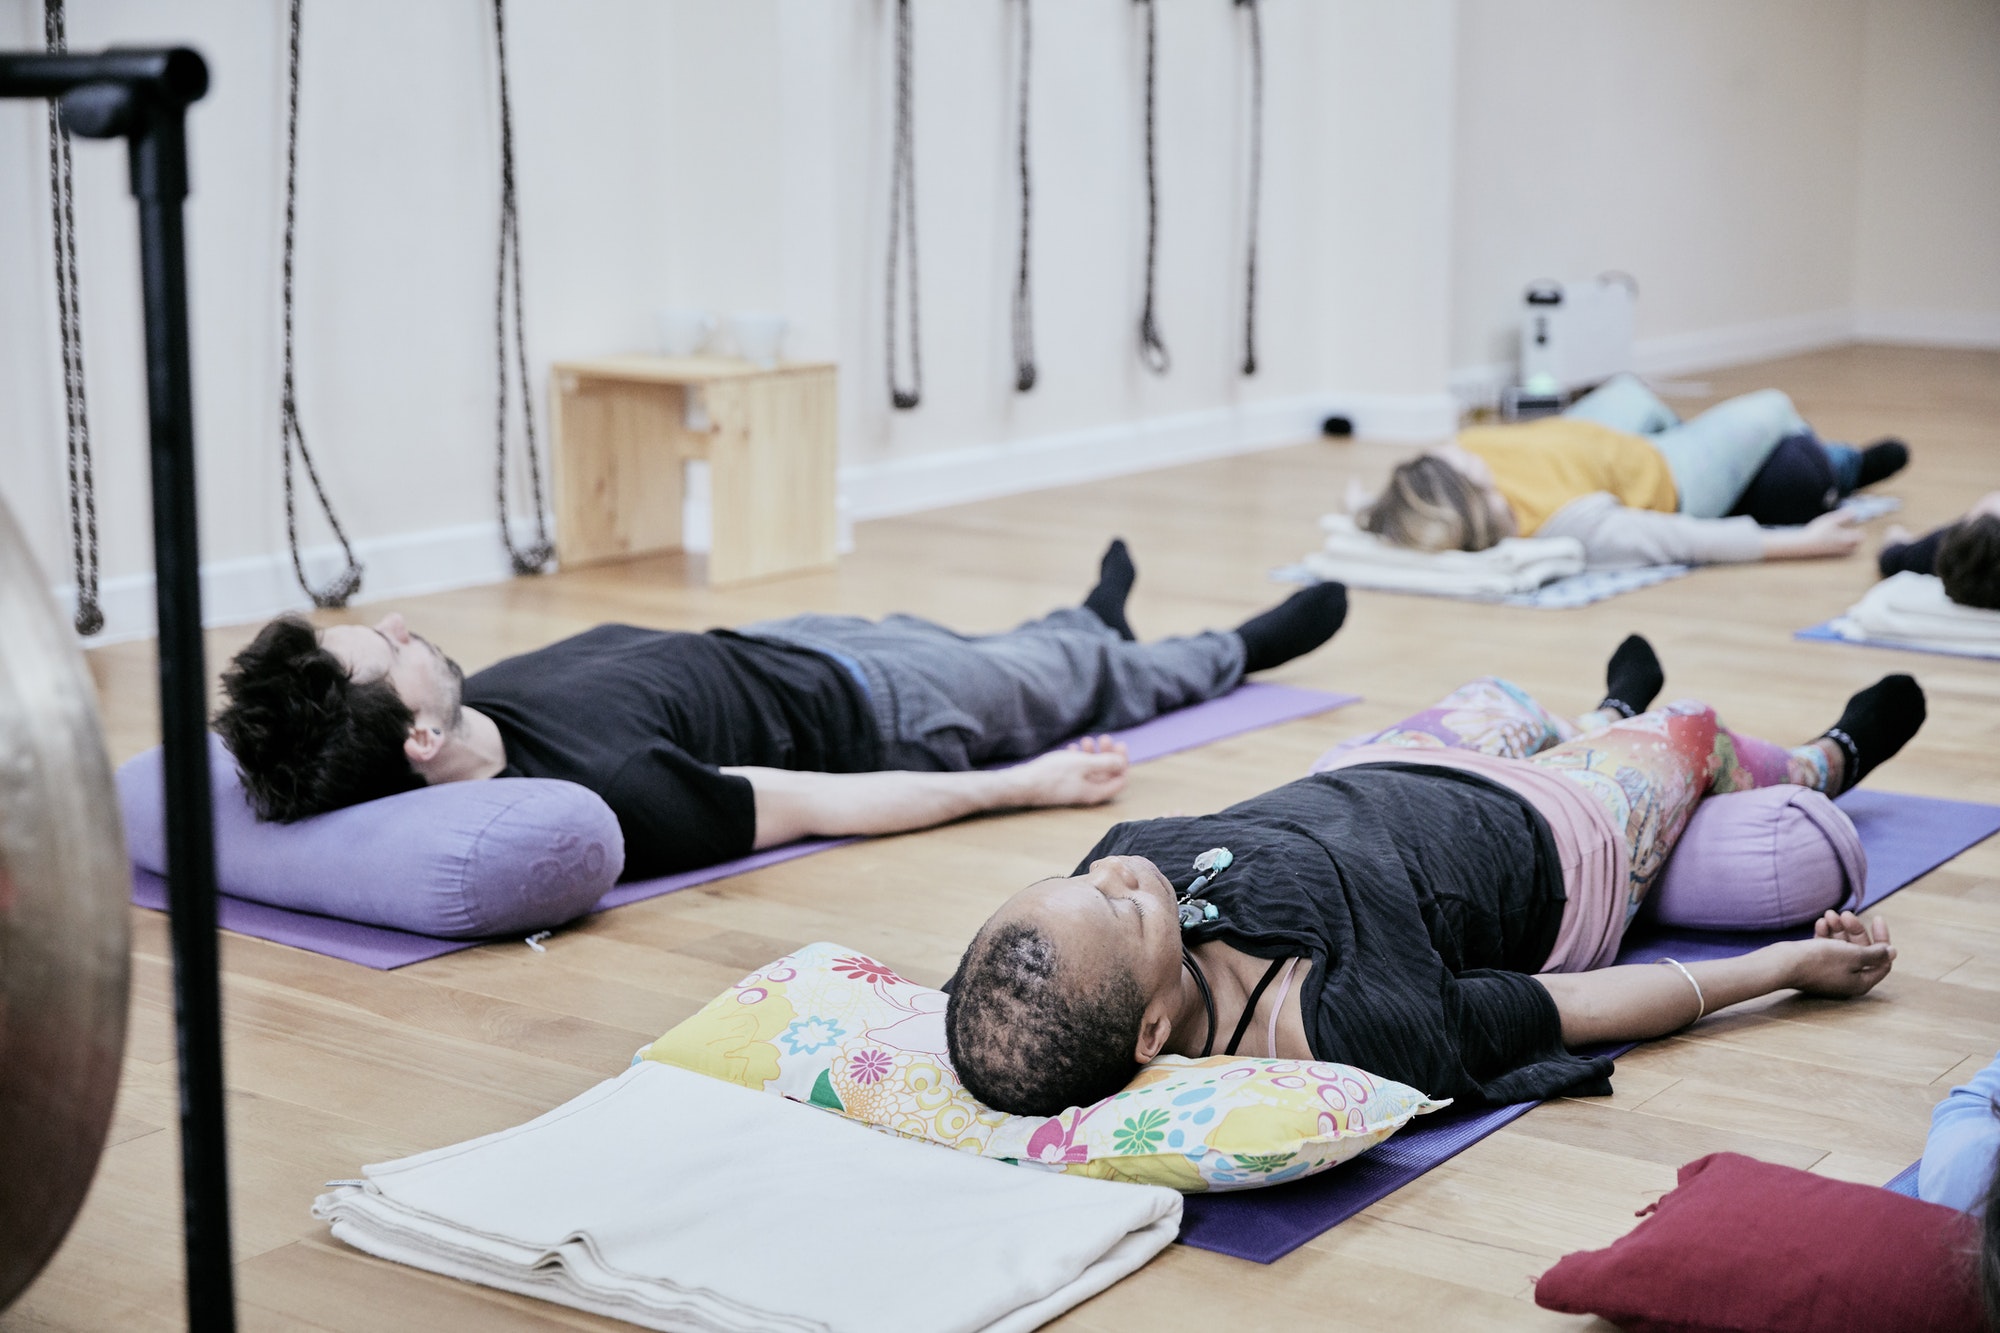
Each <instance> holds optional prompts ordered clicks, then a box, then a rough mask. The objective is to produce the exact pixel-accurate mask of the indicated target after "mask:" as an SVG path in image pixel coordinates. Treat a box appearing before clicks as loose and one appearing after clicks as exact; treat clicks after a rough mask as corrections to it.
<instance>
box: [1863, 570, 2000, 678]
mask: <svg viewBox="0 0 2000 1333" xmlns="http://www.w3.org/2000/svg"><path fill="white" fill-rule="evenodd" d="M1833 632H1834V633H1836V634H1838V635H1840V637H1841V638H1843V639H1852V640H1854V641H1855V642H1857V643H1886V644H1893V645H1896V646H1899V647H1905V648H1927V649H1931V650H1933V651H1935V652H1941V653H1963V654H1968V655H1970V656H1973V657H2000V611H1982V610H1980V609H1979V608H1978V607H1973V606H1960V605H1959V604H1958V603H1957V602H1954V601H1952V600H1951V599H1950V598H1949V597H1946V596H1945V595H1944V583H1943V581H1942V580H1940V579H1939V578H1938V577H1937V575H1935V574H1912V573H1908V572H1904V573H1901V574H1896V575H1893V576H1891V577H1889V578H1886V579H1883V580H1882V581H1881V582H1880V583H1878V584H1876V585H1875V586H1874V587H1872V588H1870V589H1869V590H1868V595H1867V596H1865V597H1863V598H1862V599H1861V600H1860V601H1858V602H1856V603H1855V604H1854V605H1853V606H1851V607H1849V608H1848V609H1847V614H1846V615H1844V616H1841V617H1839V618H1838V619H1836V620H1835V621H1834V622H1833Z"/></svg>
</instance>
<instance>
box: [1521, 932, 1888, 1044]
mask: <svg viewBox="0 0 2000 1333" xmlns="http://www.w3.org/2000/svg"><path fill="white" fill-rule="evenodd" d="M1895 957H1896V949H1895V946H1894V945H1892V944H1890V943H1889V925H1888V923H1887V922H1886V921H1884V920H1883V919H1882V918H1881V917H1876V918H1875V920H1874V921H1873V922H1863V921H1862V920H1861V918H1860V917H1857V916H1856V915H1854V913H1852V912H1828V913H1827V914H1826V915H1825V916H1823V917H1821V918H1820V919H1819V920H1818V921H1817V922H1815V923H1814V924H1813V938H1812V939H1809V940H1788V941H1785V942H1784V943H1782V944H1767V945H1765V946H1764V947H1763V948H1761V949H1757V950H1754V951H1753V952H1751V953H1746V954H1742V955H1740V956H1738V957H1735V958H1719V959H1716V960H1714V961H1712V962H1706V963H1688V964H1686V967H1687V972H1688V976H1692V977H1693V978H1694V981H1695V983H1696V984H1697V985H1699V986H1700V987H1701V996H1700V999H1699V1000H1697V999H1696V996H1695V988H1694V986H1692V985H1689V984H1688V976H1683V975H1682V974H1681V970H1680V968H1677V967H1673V966H1670V965H1668V964H1665V963H1628V964H1626V965H1624V966H1622V967H1605V968H1599V969H1598V970H1596V971H1594V972H1546V973H1543V974H1541V975H1540V976H1537V977H1536V978H1535V980H1537V981H1539V982H1541V983H1542V985H1543V986H1544V987H1545V988H1546V989H1547V990H1548V992H1549V995H1550V997H1551V998H1552V999H1554V1000H1555V1002H1556V1011H1557V1012H1558V1013H1560V1014H1561V1015H1562V1036H1563V1042H1564V1044H1566V1045H1570V1046H1582V1045H1587V1044H1589V1043H1591V1042H1600V1041H1636V1040H1641V1039H1644V1038H1646V1037H1663V1036H1665V1035H1666V1034H1667V1033H1669V1032H1678V1031H1679V1030H1680V1029H1682V1028H1684V1027H1686V1026H1687V1025H1688V1024H1689V1023H1692V1022H1693V1021H1694V1020H1695V1018H1696V1016H1697V1014H1699V1013H1704V1012H1705V1013H1710V1014H1712V1013H1714V1012H1715V1011H1716V1010H1718V1009H1726V1008H1728V1007H1729V1006H1730V1005H1732V1004H1741V1003H1742V1002H1743V1001H1745V1000H1754V999H1756V998H1757V997H1758V996H1760V995H1769V994H1771V993H1772V992H1773V991H1780V990H1800V991H1804V992H1806V993H1807V994H1809V995H1839V996H1853V995H1861V994H1865V993H1866V992H1868V991H1869V990H1872V989H1873V988H1874V986H1875V983H1876V982H1878V981H1880V980H1882V978H1883V977H1886V976H1888V975H1889V968H1890V966H1891V964H1892V963H1893V962H1894V960H1895Z"/></svg>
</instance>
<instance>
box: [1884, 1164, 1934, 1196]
mask: <svg viewBox="0 0 2000 1333" xmlns="http://www.w3.org/2000/svg"><path fill="white" fill-rule="evenodd" d="M1923 1164H1924V1159H1923V1158H1921V1157H1919V1158H1918V1159H1917V1160H1916V1161H1914V1162H1911V1163H1910V1164H1909V1165H1908V1166H1906V1167H1904V1168H1903V1169H1902V1170H1901V1171H1898V1172H1897V1173H1896V1177H1895V1179H1893V1180H1891V1181H1890V1182H1889V1183H1888V1184H1886V1185H1884V1186H1883V1187H1882V1188H1883V1189H1885V1190H1889V1191H1892V1192H1893V1193H1896V1194H1907V1195H1909V1196H1910V1197H1911V1198H1912V1199H1914V1198H1916V1197H1917V1168H1919V1167H1921V1166H1922V1165H1923Z"/></svg>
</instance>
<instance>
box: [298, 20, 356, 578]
mask: <svg viewBox="0 0 2000 1333" xmlns="http://www.w3.org/2000/svg"><path fill="white" fill-rule="evenodd" d="M300 3H301V0H291V24H290V39H289V48H290V50H289V57H288V60H287V66H286V67H287V75H286V96H285V273H284V314H285V370H284V380H283V383H282V384H281V385H280V388H279V391H278V450H279V453H280V454H281V455H282V457H283V459H284V468H283V472H284V478H285V540H286V542H287V543H288V544H289V545H290V547H291V552H292V573H293V574H295V575H297V576H298V580H299V586H300V587H301V588H303V589H305V593H306V596H308V597H310V598H312V602H313V605H314V606H317V607H322V608H326V607H338V606H346V605H347V603H348V601H349V599H351V598H352V597H353V596H354V594H355V593H357V592H359V591H361V562H360V561H358V560H356V559H355V558H354V547H353V546H351V545H349V544H348V540H347V532H346V530H345V529H343V528H342V527H341V526H340V520H339V519H338V518H337V517H335V516H334V512H333V505H332V504H331V503H330V502H329V501H328V500H327V498H326V488H325V487H324V486H322V485H321V484H320V480H319V469H318V468H316V467H314V466H313V459H312V454H311V452H310V451H308V450H307V448H306V434H305V431H304V430H303V429H302V428H301V427H300V425H299V392H298V381H297V377H296V375H295V373H294V367H293V356H292V307H293V295H292V257H293V252H294V250H295V248H296V240H297V234H298V199H299V9H300ZM293 450H297V451H298V455H299V461H300V462H301V463H303V464H304V465H305V469H306V480H307V481H308V482H310V483H311V484H312V491H313V496H314V497H315V498H316V499H317V500H318V501H319V510H320V513H322V514H324V515H325V516H326V521H327V524H328V526H330V527H331V528H332V529H333V535H334V539H335V540H337V541H338V542H339V543H340V553H341V556H342V557H343V558H344V559H345V560H346V561H347V565H346V567H345V568H343V569H342V570H341V571H340V573H338V574H336V575H334V577H333V578H332V580H331V581H329V582H328V583H327V584H326V586H325V587H322V588H315V587H313V585H312V582H311V580H309V579H307V578H306V566H305V561H304V560H303V559H301V558H300V556H299V517H298V504H297V501H296V499H295V498H294V495H293V486H292V452H293Z"/></svg>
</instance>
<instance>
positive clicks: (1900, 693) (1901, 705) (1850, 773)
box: [1822, 676, 1924, 791]
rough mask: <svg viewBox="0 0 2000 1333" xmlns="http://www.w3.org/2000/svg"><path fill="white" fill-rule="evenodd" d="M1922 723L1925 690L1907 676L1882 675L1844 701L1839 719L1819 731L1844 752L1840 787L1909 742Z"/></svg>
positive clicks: (1844, 787)
mask: <svg viewBox="0 0 2000 1333" xmlns="http://www.w3.org/2000/svg"><path fill="white" fill-rule="evenodd" d="M1923 724H1924V691H1923V687H1922V686H1920V685H1918V684H1917V682H1916V681H1915V680H1913V679H1912V678H1911V677H1909V676H1884V677H1882V679H1880V680H1878V681H1876V682H1875V683H1874V684H1873V685H1870V686H1869V687H1868V688H1867V689H1865V690H1863V691H1861V692H1860V693H1859V694H1857V695H1855V696H1854V697H1853V698H1852V699H1849V700H1848V701H1847V707H1846V709H1845V710H1844V711H1843V712H1842V713H1841V715H1840V721H1838V722H1836V723H1834V724H1833V725H1832V726H1831V727H1829V728H1827V729H1826V731H1825V732H1823V733H1822V734H1823V735H1824V736H1825V737H1826V738H1827V739H1828V740H1830V741H1832V742H1833V743H1834V744H1836V745H1838V746H1839V747H1840V749H1841V752H1842V753H1843V754H1844V755H1845V756H1846V758H1847V762H1846V764H1844V765H1843V766H1842V771H1841V775H1840V790H1841V791H1847V790H1849V789H1850V788H1852V787H1853V786H1854V784H1855V783H1857V782H1859V781H1861V779H1862V778H1864V777H1867V776H1868V774H1869V773H1871V772H1873V771H1874V770H1875V769H1876V768H1877V767H1878V766H1879V765H1881V764H1882V763H1883V762H1884V761H1885V760H1887V759H1889V758H1890V757H1891V756H1893V755H1894V754H1895V753H1896V751H1898V750H1900V749H1902V748H1903V746H1905V745H1906V744H1908V743H1909V740H1910V737H1912V736H1914V735H1916V734H1917V728H1919V727H1921V726H1923Z"/></svg>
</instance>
